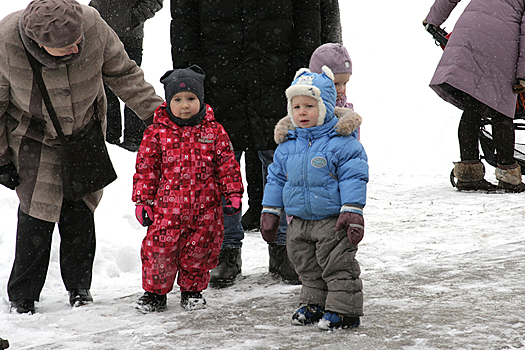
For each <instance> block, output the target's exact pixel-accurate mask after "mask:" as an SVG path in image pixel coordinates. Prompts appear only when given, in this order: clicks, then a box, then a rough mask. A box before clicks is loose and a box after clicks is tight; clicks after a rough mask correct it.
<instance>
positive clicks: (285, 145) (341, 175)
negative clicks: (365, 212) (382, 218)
mask: <svg viewBox="0 0 525 350" xmlns="http://www.w3.org/2000/svg"><path fill="white" fill-rule="evenodd" d="M336 115H338V116H339V118H337V117H333V118H331V119H330V120H326V121H325V124H323V125H320V126H316V127H313V128H307V129H302V128H297V129H295V130H290V129H294V128H293V127H292V126H291V125H290V124H291V120H290V118H289V117H284V118H283V119H281V121H280V122H279V123H278V124H277V126H276V128H275V140H276V142H277V143H278V144H279V146H278V147H277V149H276V151H275V154H274V162H273V164H271V165H270V166H269V168H268V177H267V184H266V187H265V189H264V198H263V206H265V207H274V208H284V210H285V211H286V213H287V214H288V215H292V216H298V217H300V218H302V219H305V220H321V219H324V218H327V217H330V216H338V215H339V213H340V210H341V206H342V205H343V204H351V205H353V206H358V207H361V208H362V207H364V206H365V204H366V185H367V182H368V163H367V162H368V158H367V155H366V152H365V150H364V148H363V146H362V144H361V143H360V142H359V141H358V140H357V133H356V132H355V130H356V129H357V128H358V127H359V125H360V124H361V117H360V116H359V115H358V114H357V113H355V112H354V111H353V110H351V109H348V108H336Z"/></svg>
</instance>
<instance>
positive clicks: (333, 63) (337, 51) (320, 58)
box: [309, 44, 352, 74]
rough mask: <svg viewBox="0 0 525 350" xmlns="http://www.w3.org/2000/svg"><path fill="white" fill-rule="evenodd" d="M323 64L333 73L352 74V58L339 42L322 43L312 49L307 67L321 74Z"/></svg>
mask: <svg viewBox="0 0 525 350" xmlns="http://www.w3.org/2000/svg"><path fill="white" fill-rule="evenodd" d="M323 66H327V67H328V68H330V69H331V70H332V72H333V73H334V74H341V73H350V74H352V60H350V55H349V54H348V51H346V48H345V47H344V46H343V45H341V44H323V45H321V46H319V47H318V48H317V49H316V50H315V51H314V53H313V54H312V57H311V58H310V66H309V69H310V70H311V71H312V72H313V73H318V74H321V73H322V67H323Z"/></svg>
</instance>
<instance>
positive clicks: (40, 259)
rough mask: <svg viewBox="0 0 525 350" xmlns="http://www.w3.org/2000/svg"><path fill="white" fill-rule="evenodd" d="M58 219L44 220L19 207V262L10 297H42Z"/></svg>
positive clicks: (9, 286) (16, 265)
mask: <svg viewBox="0 0 525 350" xmlns="http://www.w3.org/2000/svg"><path fill="white" fill-rule="evenodd" d="M54 227H55V223H54V222H48V221H43V220H40V219H37V218H34V217H32V216H29V215H27V214H25V213H23V212H22V211H21V210H20V208H19V209H18V224H17V231H16V248H15V261H14V263H13V269H12V270H11V276H10V277H9V282H8V284H7V293H8V294H9V300H11V301H14V300H22V299H27V300H35V301H38V300H39V299H40V293H41V292H42V288H43V287H44V283H45V281H46V276H47V269H48V266H49V257H50V254H51V240H52V238H53V230H54Z"/></svg>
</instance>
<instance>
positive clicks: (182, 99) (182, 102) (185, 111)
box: [170, 91, 201, 119]
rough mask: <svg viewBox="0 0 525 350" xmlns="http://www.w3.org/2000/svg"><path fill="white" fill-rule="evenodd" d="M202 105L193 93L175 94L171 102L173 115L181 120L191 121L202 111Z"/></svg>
mask: <svg viewBox="0 0 525 350" xmlns="http://www.w3.org/2000/svg"><path fill="white" fill-rule="evenodd" d="M200 107H201V103H200V101H199V99H198V98H197V95H195V94H194V93H193V92H190V91H182V92H179V93H177V94H175V95H174V96H173V97H172V98H171V101H170V109H171V113H173V115H174V116H176V117H177V118H180V119H189V118H191V117H193V116H194V115H195V114H197V113H198V112H199V110H200Z"/></svg>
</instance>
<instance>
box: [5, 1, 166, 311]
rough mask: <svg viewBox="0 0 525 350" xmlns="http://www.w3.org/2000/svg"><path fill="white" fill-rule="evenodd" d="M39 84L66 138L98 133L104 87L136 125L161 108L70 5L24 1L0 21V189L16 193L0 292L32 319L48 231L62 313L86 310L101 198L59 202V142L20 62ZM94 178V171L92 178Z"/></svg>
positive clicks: (109, 35) (81, 10)
mask: <svg viewBox="0 0 525 350" xmlns="http://www.w3.org/2000/svg"><path fill="white" fill-rule="evenodd" d="M26 50H27V52H28V54H29V55H31V56H33V57H34V58H35V60H36V61H37V62H38V63H39V64H40V65H41V67H42V68H41V71H42V77H43V80H44V83H45V85H46V90H47V91H48V93H49V97H50V100H51V104H52V105H53V107H54V109H55V111H56V114H57V118H58V120H59V122H60V125H61V127H62V131H63V132H64V134H65V135H66V136H69V135H72V134H79V131H81V130H82V129H83V128H84V127H85V126H86V125H87V124H88V123H89V122H90V121H91V120H93V119H95V121H96V122H97V121H98V122H101V123H102V128H103V130H105V127H106V115H105V112H106V95H105V93H104V83H106V84H107V85H108V86H109V87H110V88H111V89H112V90H113V91H114V92H115V94H116V95H117V96H119V97H121V98H122V100H123V101H124V102H125V103H126V105H128V106H129V107H130V108H132V109H133V110H134V111H135V112H136V113H137V115H138V116H139V117H140V118H141V119H142V120H147V119H150V120H152V119H153V112H154V111H155V109H156V108H157V107H158V106H159V105H160V104H162V102H163V100H162V98H161V97H159V96H157V95H156V94H155V90H154V88H153V86H151V85H150V84H148V83H147V82H145V81H144V73H143V72H142V70H141V69H140V67H138V66H137V64H136V63H135V62H134V61H132V60H130V59H129V57H128V55H127V54H126V52H125V50H124V46H123V45H122V43H121V42H120V40H119V38H118V36H117V35H116V34H115V32H114V31H113V30H111V28H110V27H109V26H108V25H107V23H106V22H105V21H104V20H103V19H102V18H101V17H100V15H99V13H98V12H97V11H96V10H95V9H93V8H91V7H88V6H86V5H80V4H79V3H78V2H76V1H74V0H34V1H32V2H31V3H30V4H29V5H28V6H27V8H26V9H25V10H22V11H18V12H14V13H12V14H9V15H7V16H6V17H4V18H3V19H2V20H1V21H0V184H2V185H4V186H6V187H8V188H10V189H16V192H17V194H18V198H19V200H20V206H19V211H18V225H17V243H16V250H15V261H14V264H13V269H12V271H11V276H10V278H9V283H8V286H7V290H8V294H9V300H10V301H11V310H13V311H15V312H18V313H34V312H35V301H38V300H39V298H40V293H41V291H42V288H43V286H44V283H45V279H46V275H47V269H48V265H49V257H50V252H51V243H52V236H53V231H54V228H55V223H58V228H59V232H60V238H61V244H60V247H61V248H60V249H61V252H60V269H61V274H62V280H63V282H64V285H65V287H66V289H67V290H68V292H69V302H70V304H71V305H72V306H78V305H83V304H85V303H89V302H92V301H93V298H92V296H91V293H90V288H91V280H92V268H93V261H94V256H95V225H94V215H93V212H94V210H95V208H96V207H97V205H98V203H99V201H100V199H101V197H102V190H100V191H97V192H95V193H91V194H89V195H87V196H85V197H84V198H82V199H81V200H78V201H73V200H66V199H64V195H63V192H64V191H63V181H62V167H61V160H60V156H59V152H60V141H59V140H58V138H57V133H56V130H55V129H54V127H53V123H52V122H51V119H50V117H49V114H48V112H47V109H46V108H43V105H44V103H43V101H42V95H41V91H40V89H38V87H37V84H36V83H35V82H34V81H33V72H32V69H31V66H30V64H29V59H28V54H26ZM95 170H96V169H95Z"/></svg>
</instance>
